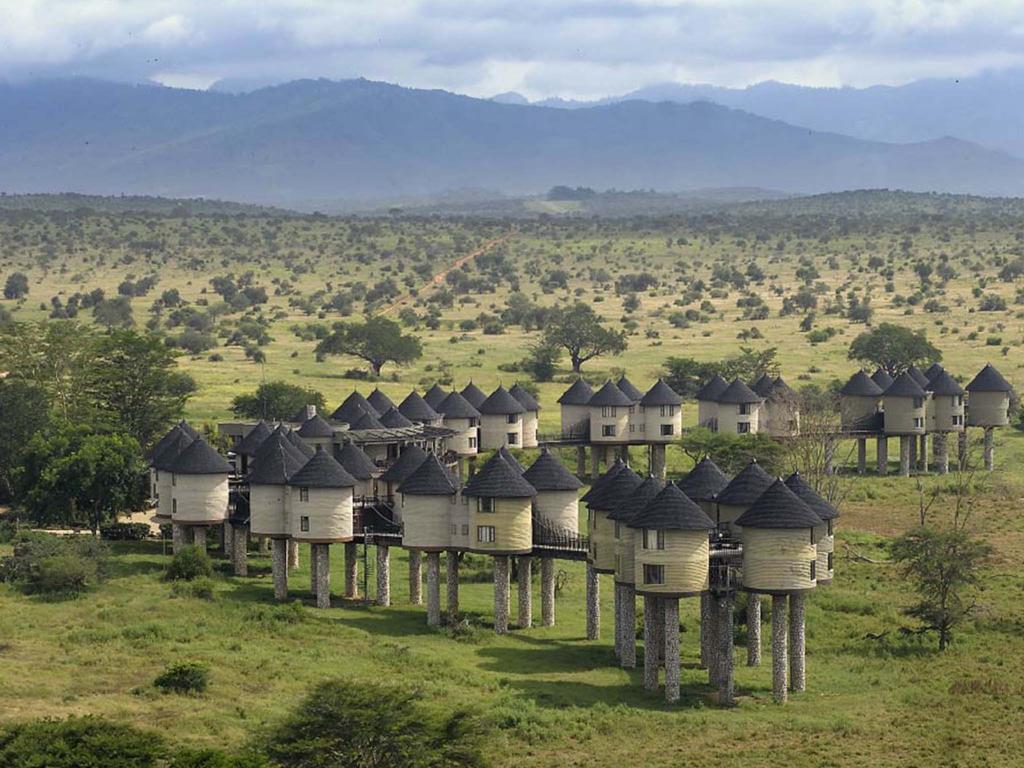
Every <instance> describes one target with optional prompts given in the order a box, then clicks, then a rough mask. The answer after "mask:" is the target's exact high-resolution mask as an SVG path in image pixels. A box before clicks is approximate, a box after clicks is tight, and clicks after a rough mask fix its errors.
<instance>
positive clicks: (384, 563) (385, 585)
mask: <svg viewBox="0 0 1024 768" xmlns="http://www.w3.org/2000/svg"><path fill="white" fill-rule="evenodd" d="M375 602H376V603H377V605H383V606H389V605H391V547H389V546H387V545H385V544H378V545H377V599H376V601H375Z"/></svg>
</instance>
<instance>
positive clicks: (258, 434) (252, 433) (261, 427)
mask: <svg viewBox="0 0 1024 768" xmlns="http://www.w3.org/2000/svg"><path fill="white" fill-rule="evenodd" d="M271 432H273V430H272V429H271V428H270V425H269V424H267V422H265V421H263V420H260V421H259V422H258V423H257V424H256V426H255V427H253V428H252V429H250V430H249V431H248V432H246V433H245V437H243V438H242V439H241V441H240V442H239V443H238V445H237V446H236V447H235V453H237V454H239V455H242V454H244V455H246V456H255V455H256V451H258V450H259V449H260V446H261V445H263V441H264V440H266V439H267V438H268V437H270V433H271Z"/></svg>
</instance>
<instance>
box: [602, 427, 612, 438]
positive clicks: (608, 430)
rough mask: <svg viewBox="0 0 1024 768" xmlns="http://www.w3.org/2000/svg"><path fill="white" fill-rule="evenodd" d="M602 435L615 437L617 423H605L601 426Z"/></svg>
mask: <svg viewBox="0 0 1024 768" xmlns="http://www.w3.org/2000/svg"><path fill="white" fill-rule="evenodd" d="M601 436H602V437H615V425H614V424H605V425H603V426H602V427H601Z"/></svg>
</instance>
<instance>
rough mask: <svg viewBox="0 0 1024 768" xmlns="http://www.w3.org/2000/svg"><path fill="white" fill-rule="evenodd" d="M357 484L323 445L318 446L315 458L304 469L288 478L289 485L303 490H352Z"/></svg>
mask: <svg viewBox="0 0 1024 768" xmlns="http://www.w3.org/2000/svg"><path fill="white" fill-rule="evenodd" d="M355 484H356V479H355V478H354V477H352V475H350V474H349V473H348V472H346V471H345V468H344V467H343V466H341V464H339V463H338V462H337V461H335V460H334V457H333V456H331V454H330V453H328V452H327V451H325V450H324V448H323V446H322V445H318V446H317V448H316V453H314V454H313V458H311V459H310V460H309V461H307V462H306V463H305V464H304V465H303V467H302V469H300V470H299V471H298V472H296V473H295V474H293V475H292V476H291V477H289V478H288V485H297V486H302V487H303V488H352V487H354V486H355Z"/></svg>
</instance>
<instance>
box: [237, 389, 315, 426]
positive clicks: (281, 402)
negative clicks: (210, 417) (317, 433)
mask: <svg viewBox="0 0 1024 768" xmlns="http://www.w3.org/2000/svg"><path fill="white" fill-rule="evenodd" d="M306 405H315V406H316V408H317V411H324V410H326V409H327V405H326V403H325V401H324V396H323V395H322V394H321V393H320V392H317V391H316V390H315V389H306V388H304V387H300V386H298V385H297V384H289V383H287V382H285V381H265V382H263V383H262V384H260V385H259V386H258V387H257V388H256V391H255V392H252V393H251V394H248V395H236V396H235V398H234V399H233V400H232V401H231V412H232V413H234V414H235V415H236V416H238V417H239V418H241V419H270V420H274V421H283V420H285V419H290V418H291V417H292V415H293V414H294V413H295V412H296V411H298V410H299V409H300V408H302V407H303V406H306Z"/></svg>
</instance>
